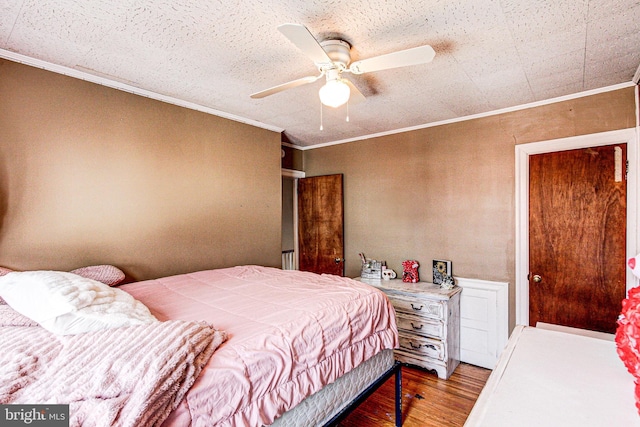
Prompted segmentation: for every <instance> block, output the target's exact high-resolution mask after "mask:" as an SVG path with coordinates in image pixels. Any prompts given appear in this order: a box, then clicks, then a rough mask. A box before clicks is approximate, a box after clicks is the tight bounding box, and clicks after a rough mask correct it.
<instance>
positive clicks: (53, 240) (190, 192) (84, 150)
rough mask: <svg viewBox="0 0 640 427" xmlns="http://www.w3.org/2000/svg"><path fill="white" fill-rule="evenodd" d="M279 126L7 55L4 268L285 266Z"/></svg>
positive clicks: (3, 80)
mask: <svg viewBox="0 0 640 427" xmlns="http://www.w3.org/2000/svg"><path fill="white" fill-rule="evenodd" d="M280 227H281V178H280V134H279V133H276V132H271V131H267V130H263V129H260V128H256V127H253V126H249V125H245V124H241V123H238V122H234V121H230V120H226V119H222V118H219V117H215V116H212V115H208V114H204V113H201V112H196V111H192V110H188V109H185V108H181V107H177V106H174V105H170V104H166V103H162V102H158V101H154V100H151V99H148V98H144V97H140V96H136V95H132V94H129V93H125V92H122V91H118V90H114V89H110V88H106V87H103V86H99V85H95V84H92V83H88V82H84V81H81V80H77V79H73V78H70V77H65V76H62V75H58V74H55V73H50V72H47V71H43V70H39V69H36V68H32V67H28V66H24V65H20V64H17V63H13V62H10V61H4V60H0V265H2V266H7V267H10V268H15V269H61V270H65V269H73V268H77V267H80V266H85V265H91V264H100V263H109V264H115V265H117V266H119V267H121V268H122V269H123V270H125V272H126V273H127V274H128V275H130V276H131V277H132V278H135V279H146V278H153V277H158V276H163V275H167V274H174V273H181V272H187V271H193V270H199V269H204V268H216V267H224V266H231V265H236V264H246V263H255V264H263V265H273V266H278V265H280V247H281V233H280Z"/></svg>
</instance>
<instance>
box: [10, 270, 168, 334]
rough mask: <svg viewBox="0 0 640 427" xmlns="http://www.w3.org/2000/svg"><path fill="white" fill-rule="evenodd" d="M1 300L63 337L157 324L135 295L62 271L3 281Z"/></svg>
mask: <svg viewBox="0 0 640 427" xmlns="http://www.w3.org/2000/svg"><path fill="white" fill-rule="evenodd" d="M0 297H2V298H3V299H4V300H5V301H6V302H7V304H9V306H11V307H12V308H13V309H14V310H16V311H17V312H19V313H20V314H22V315H24V316H27V317H28V318H30V319H32V320H34V321H35V322H38V323H39V324H40V325H41V326H42V327H44V328H45V329H47V330H49V331H51V332H53V333H56V334H60V335H73V334H80V333H84V332H91V331H96V330H100V329H109V328H118V327H121V326H134V325H141V324H145V323H151V322H157V321H158V320H157V319H156V318H155V317H153V315H152V314H151V313H150V312H149V309H148V308H147V307H146V306H145V305H144V304H142V303H141V302H140V301H137V300H136V299H134V298H133V297H132V296H131V295H129V294H128V293H126V292H125V291H122V290H120V289H117V288H112V287H110V286H108V285H105V284H104V283H100V282H98V281H96V280H92V279H88V278H85V277H81V276H78V275H77V274H73V273H66V272H62V271H23V272H13V273H9V274H6V275H4V276H2V277H0Z"/></svg>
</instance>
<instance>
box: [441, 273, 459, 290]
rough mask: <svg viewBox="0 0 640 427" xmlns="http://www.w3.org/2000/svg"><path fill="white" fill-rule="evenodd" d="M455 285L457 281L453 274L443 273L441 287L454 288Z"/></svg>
mask: <svg viewBox="0 0 640 427" xmlns="http://www.w3.org/2000/svg"><path fill="white" fill-rule="evenodd" d="M455 286H456V281H455V280H454V279H453V276H449V275H448V274H443V275H442V283H440V288H442V289H453V288H454V287H455Z"/></svg>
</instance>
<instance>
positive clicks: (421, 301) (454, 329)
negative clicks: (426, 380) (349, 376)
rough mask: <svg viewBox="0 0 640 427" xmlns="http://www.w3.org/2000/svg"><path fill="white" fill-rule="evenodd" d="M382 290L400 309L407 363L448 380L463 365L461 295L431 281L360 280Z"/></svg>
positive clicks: (402, 357) (400, 354) (400, 352)
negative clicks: (431, 371)
mask: <svg viewBox="0 0 640 427" xmlns="http://www.w3.org/2000/svg"><path fill="white" fill-rule="evenodd" d="M358 280H360V281H362V282H363V283H367V284H369V285H371V286H374V287H376V288H378V289H380V290H382V291H383V292H384V293H385V294H386V295H387V297H388V298H389V300H390V301H391V303H392V304H393V307H394V308H395V310H396V320H397V324H398V334H399V336H400V348H399V349H397V350H396V351H395V357H396V359H397V360H399V361H400V362H403V363H409V364H412V365H417V366H421V367H423V368H425V369H431V370H435V371H436V372H437V373H438V377H439V378H443V379H448V378H449V376H451V374H452V373H453V371H454V369H455V368H456V366H458V364H459V363H460V292H461V291H462V288H460V287H457V286H456V287H455V288H453V289H441V288H440V286H438V285H434V284H433V283H429V282H418V283H405V282H403V281H402V280H400V279H394V280H375V279H358Z"/></svg>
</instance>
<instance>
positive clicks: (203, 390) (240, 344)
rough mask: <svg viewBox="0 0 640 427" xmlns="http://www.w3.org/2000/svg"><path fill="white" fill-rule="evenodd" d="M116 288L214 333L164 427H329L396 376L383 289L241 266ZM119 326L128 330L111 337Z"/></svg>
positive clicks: (392, 328) (168, 317) (163, 314)
mask: <svg viewBox="0 0 640 427" xmlns="http://www.w3.org/2000/svg"><path fill="white" fill-rule="evenodd" d="M0 284H1V279H0ZM117 289H118V290H119V291H123V292H124V293H125V294H127V295H130V296H131V297H133V299H134V301H137V302H140V303H141V304H143V305H144V306H145V307H146V308H148V311H149V313H150V314H151V315H152V316H153V317H154V318H155V319H157V320H159V321H160V322H158V323H160V324H170V323H171V322H183V323H180V325H184V324H187V325H189V326H191V325H196V326H198V325H199V327H204V326H208V327H211V328H213V330H215V331H216V332H217V333H218V338H219V339H218V342H216V343H215V345H213V348H211V347H212V345H211V344H207V345H201V347H203V348H205V350H203V353H206V352H207V351H209V353H210V354H209V355H208V357H206V362H204V363H202V364H201V365H202V366H201V367H200V368H199V369H194V370H193V372H191V375H192V376H191V378H192V379H191V380H189V381H184V382H185V384H186V385H188V387H186V386H184V387H182V388H183V390H182V392H181V393H182V396H179V397H183V398H175V399H174V400H175V404H173V405H172V406H170V409H171V411H167V414H166V416H163V417H161V418H162V419H161V420H160V419H158V420H160V421H162V423H163V425H164V426H189V425H192V426H204V425H220V426H262V425H276V426H277V425H286V426H296V425H300V426H311V425H323V424H325V423H327V422H333V421H331V420H336V419H337V418H335V416H336V414H340V413H342V411H343V410H344V408H345V406H346V405H348V404H349V403H351V401H352V400H353V399H356V401H357V397H358V396H360V395H362V393H363V390H366V392H367V393H369V392H370V390H371V388H370V386H371V385H372V384H374V385H375V384H379V383H380V381H383V380H385V379H386V378H389V377H390V376H391V375H392V374H394V373H395V374H397V373H398V371H399V368H398V366H397V364H395V363H394V360H393V348H396V347H397V346H398V337H397V329H396V324H395V315H394V311H393V307H392V306H391V304H390V303H389V301H388V299H387V298H386V297H385V296H384V294H383V293H382V292H380V291H378V290H376V289H375V288H372V287H370V286H368V285H366V284H362V283H359V282H357V281H354V280H351V279H347V278H341V277H337V276H331V275H316V274H313V273H305V272H298V271H290V270H288V271H284V270H280V269H275V268H268V267H261V266H238V267H233V268H226V269H218V270H208V271H200V272H194V273H189V274H182V275H176V276H170V277H164V278H160V279H155V280H148V281H141V282H135V283H129V284H125V285H121V286H118V288H117ZM0 290H1V287H0ZM7 302H8V303H9V304H11V302H10V301H9V300H8V299H7ZM202 325H204V326H202ZM15 327H23V328H24V326H15ZM30 327H33V325H31V326H30ZM148 327H151V326H148ZM120 329H126V327H125V328H119V329H112V330H110V331H118V330H120ZM199 331H200V330H199ZM81 335H82V334H81ZM200 335H202V332H201V331H200ZM129 339H131V338H129ZM134 341H135V339H134ZM174 341H185V340H184V339H177V340H172V342H174ZM186 341H189V340H186ZM191 341H193V340H191ZM191 341H189V342H191ZM96 345H97V344H96ZM206 349H208V350H206ZM205 356H206V355H205ZM190 357H191V358H192V359H194V358H195V359H197V358H198V357H200V358H202V357H204V356H201V355H200V353H198V354H196V355H195V356H194V355H191V356H190ZM397 378H398V376H396V385H397V390H396V391H397V393H398V394H399V384H398V379H397ZM0 398H2V393H1V390H0ZM11 402H12V401H11V400H10V399H9V400H7V399H6V398H5V399H4V401H0V403H11ZM178 402H180V403H179V404H178ZM174 406H177V407H175V408H174ZM398 412H399V409H398V406H396V414H398ZM338 417H339V415H338ZM158 420H156V421H154V423H152V424H149V425H159V422H158Z"/></svg>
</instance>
